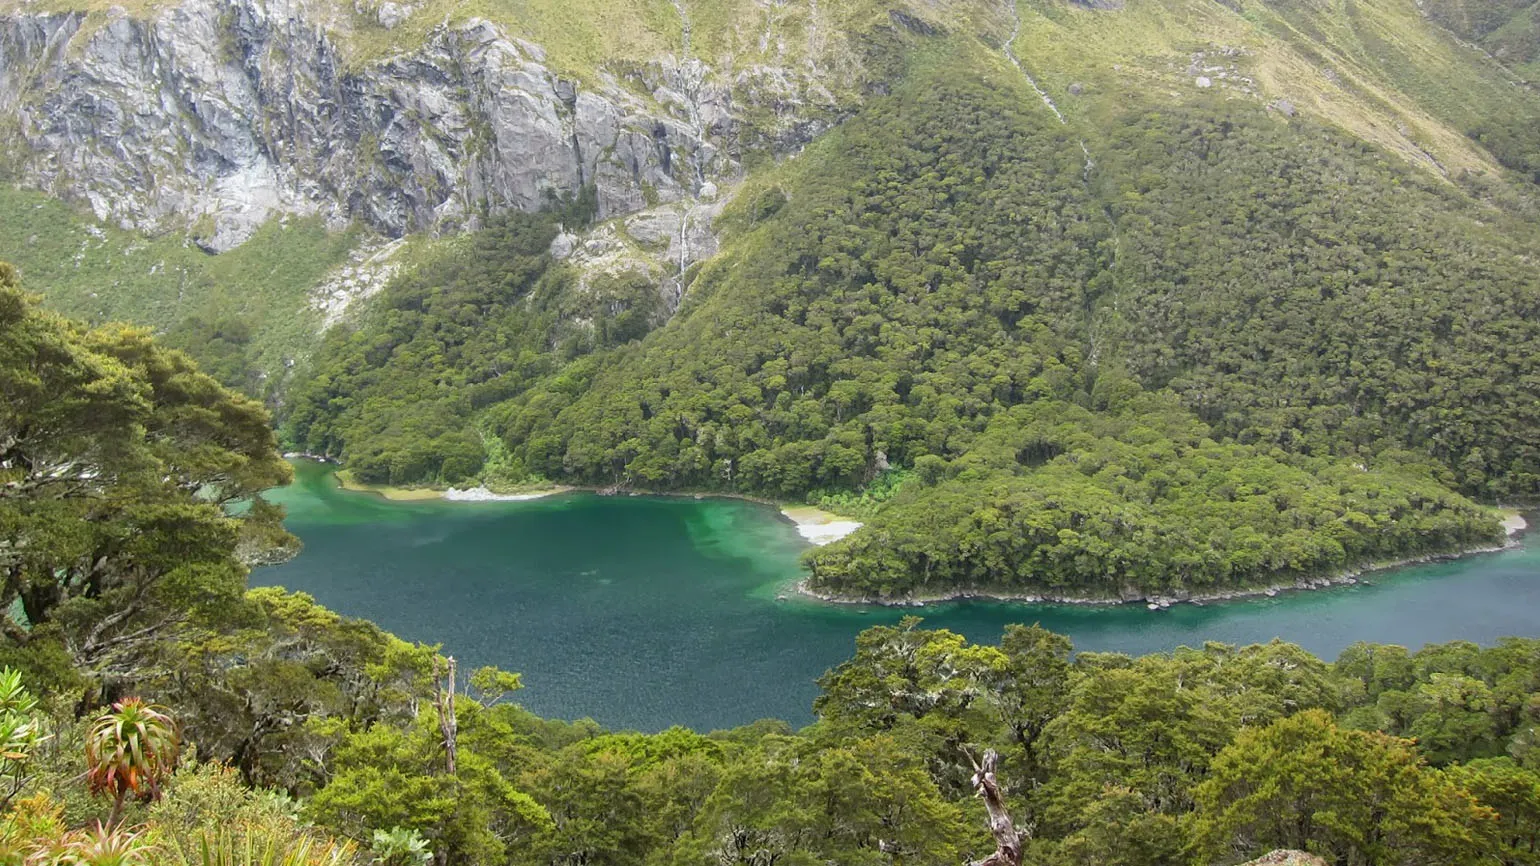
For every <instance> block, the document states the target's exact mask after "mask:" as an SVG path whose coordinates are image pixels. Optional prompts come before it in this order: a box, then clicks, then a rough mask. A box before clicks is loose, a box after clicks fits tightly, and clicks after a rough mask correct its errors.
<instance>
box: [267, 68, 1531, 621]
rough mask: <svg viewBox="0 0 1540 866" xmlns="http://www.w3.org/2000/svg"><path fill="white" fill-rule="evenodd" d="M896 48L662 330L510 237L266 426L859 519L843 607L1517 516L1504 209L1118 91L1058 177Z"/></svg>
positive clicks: (1047, 589)
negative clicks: (1500, 510)
mask: <svg viewBox="0 0 1540 866" xmlns="http://www.w3.org/2000/svg"><path fill="white" fill-rule="evenodd" d="M903 57H904V62H905V63H907V67H906V68H905V70H903V71H902V72H901V75H900V76H899V78H898V79H897V81H896V84H895V86H894V88H893V89H892V92H891V93H890V94H888V95H887V96H884V97H881V98H876V99H873V100H871V101H870V102H868V103H867V104H866V105H865V106H864V107H863V108H862V110H861V111H860V112H859V113H858V114H857V115H856V116H855V117H853V118H852V119H850V120H849V121H847V122H846V123H845V124H843V125H842V126H841V127H839V128H838V129H837V130H835V131H833V132H832V133H830V134H829V135H828V136H825V137H824V138H823V139H820V141H819V142H817V143H815V144H814V145H813V146H812V147H810V148H809V150H808V151H807V152H805V153H803V154H802V155H801V156H799V157H798V159H796V160H793V161H790V162H788V163H786V164H785V165H782V166H779V167H777V168H776V169H775V170H773V171H770V172H767V173H765V174H764V175H763V176H761V177H759V178H758V179H756V180H754V181H751V182H750V183H749V184H748V185H747V186H746V187H745V189H743V190H742V191H741V192H740V193H739V195H738V197H737V199H736V200H735V201H734V203H733V205H732V206H731V207H730V209H729V211H728V213H727V214H726V215H725V216H724V217H723V220H722V227H723V229H724V231H725V232H726V235H727V242H726V243H725V244H724V250H723V252H722V253H721V254H720V255H718V256H717V257H715V258H713V259H712V260H710V261H708V262H706V263H704V264H703V265H701V266H699V267H698V268H697V269H696V270H695V271H693V272H692V273H691V274H690V276H691V281H690V283H689V285H688V289H687V292H686V294H685V297H684V299H683V302H682V305H681V307H680V309H679V310H678V311H677V312H675V313H674V314H673V315H672V316H668V315H667V311H666V310H664V309H662V308H660V307H659V306H658V305H657V303H656V295H655V294H654V293H652V292H650V290H649V287H647V286H646V285H642V284H622V285H605V286H600V287H599V288H598V289H592V290H589V291H587V292H584V291H579V290H578V289H577V288H575V286H574V283H573V279H572V275H571V274H570V272H569V269H568V268H567V266H565V265H563V264H561V263H557V262H553V261H551V260H549V257H548V256H547V255H546V254H545V253H544V248H543V246H542V242H543V241H544V240H548V238H549V233H550V232H551V231H554V229H553V228H551V227H550V224H552V223H554V221H555V220H556V216H555V215H548V216H546V217H541V216H539V215H535V216H514V217H509V218H507V219H506V220H505V221H503V222H502V223H500V224H499V225H498V226H497V227H496V228H494V229H492V230H490V231H488V232H486V233H484V234H482V235H479V236H477V237H474V238H472V239H471V240H469V241H467V243H466V246H465V249H464V250H462V251H455V252H451V253H448V254H446V255H445V257H444V259H443V260H442V261H439V262H435V263H434V264H433V265H432V266H431V267H423V268H421V269H419V270H417V271H416V272H414V273H413V274H412V275H410V276H408V277H406V278H404V279H402V280H400V281H398V282H397V283H396V284H395V285H394V286H392V287H391V288H390V289H388V290H387V292H386V296H385V298H384V300H383V302H382V303H380V304H379V305H378V308H377V309H376V310H375V311H374V313H373V314H372V315H371V316H370V317H368V318H366V319H365V320H364V321H363V322H362V324H361V325H360V326H359V327H358V328H357V329H356V330H354V331H353V332H351V333H347V334H339V335H335V336H333V337H331V338H330V339H329V340H328V342H327V344H326V345H325V346H324V347H323V348H322V350H321V351H320V353H319V354H318V357H317V361H316V363H315V367H314V372H313V375H312V377H311V378H309V379H308V380H306V381H304V382H303V383H301V385H300V386H298V387H297V388H296V389H295V391H294V393H293V399H292V402H291V405H290V408H289V410H288V412H287V420H286V427H285V432H286V435H287V436H288V437H289V438H290V439H291V440H292V441H293V443H294V444H295V446H296V447H299V448H302V449H304V450H307V451H312V452H315V453H320V454H325V455H328V456H333V457H338V458H341V459H342V460H344V461H345V462H346V463H347V465H348V466H349V468H350V469H351V470H352V471H353V472H354V474H355V475H356V476H357V477H358V478H360V479H361V480H364V481H369V482H375V483H382V484H392V485H412V484H441V485H442V484H455V483H462V482H463V481H465V480H466V479H471V478H478V479H480V480H481V481H483V482H487V483H492V484H494V485H496V484H503V485H515V484H520V483H539V482H541V481H544V480H548V481H560V482H563V483H576V484H583V485H590V486H594V487H620V488H636V489H689V490H710V491H723V492H731V493H740V494H748V495H754V496H761V497H768V498H775V499H782V500H811V501H814V502H819V501H823V502H826V503H828V504H833V505H835V507H839V503H841V502H844V503H857V502H859V503H864V504H862V505H861V506H859V507H860V510H861V511H862V516H863V517H866V518H868V523H869V526H868V528H867V529H865V530H863V531H861V532H859V533H857V534H856V535H855V536H854V537H852V538H851V539H849V540H847V541H844V542H841V543H837V544H835V545H831V546H830V547H828V548H824V549H821V550H819V551H817V552H816V553H815V554H813V555H812V557H811V561H810V565H811V568H812V571H813V580H812V585H813V587H814V588H816V589H819V590H821V591H825V592H830V593H835V594H841V595H847V596H866V597H895V596H905V595H910V596H912V595H926V594H945V593H948V592H953V591H956V590H958V589H968V590H978V591H998V590H1009V591H1013V592H1026V593H1042V594H1050V595H1063V596H1081V597H1084V596H1092V597H1117V596H1138V595H1141V594H1152V593H1163V592H1166V593H1169V592H1175V593H1182V592H1213V591H1222V590H1224V589H1227V588H1236V587H1241V586H1250V585H1258V584H1267V583H1275V582H1291V581H1293V580H1295V579H1297V578H1299V577H1305V576H1318V575H1323V574H1333V573H1338V572H1341V571H1343V570H1346V569H1348V568H1352V567H1355V566H1360V565H1364V564H1368V563H1372V562H1377V561H1386V560H1391V559H1397V558H1403V557H1408V556H1418V555H1425V554H1431V553H1441V552H1450V551H1455V550H1459V549H1466V548H1470V547H1474V546H1482V545H1490V544H1493V543H1496V541H1497V539H1498V537H1499V536H1498V530H1497V524H1496V521H1495V519H1494V518H1493V517H1492V516H1491V514H1490V513H1489V512H1486V511H1484V510H1482V509H1481V508H1479V507H1477V505H1476V504H1475V502H1487V503H1491V502H1493V501H1502V500H1512V499H1527V498H1532V497H1533V496H1534V493H1535V490H1536V483H1537V480H1540V449H1537V446H1536V444H1535V439H1534V437H1533V436H1530V435H1527V434H1526V431H1529V430H1533V429H1534V427H1535V426H1536V424H1537V422H1540V417H1537V414H1536V413H1537V412H1540V409H1537V407H1540V378H1537V373H1536V369H1535V363H1536V361H1535V359H1536V358H1537V357H1540V352H1537V348H1540V347H1537V342H1540V315H1537V313H1540V307H1537V304H1540V288H1537V284H1536V280H1535V275H1534V268H1533V264H1532V262H1531V261H1530V259H1529V257H1528V252H1527V251H1528V250H1529V249H1532V248H1533V244H1534V243H1535V242H1536V241H1537V240H1540V238H1537V236H1536V234H1537V230H1536V228H1535V223H1534V221H1533V220H1532V218H1531V216H1530V215H1529V214H1528V211H1527V210H1526V207H1527V205H1525V204H1524V203H1523V202H1522V201H1507V200H1496V199H1493V198H1492V197H1491V196H1490V195H1486V194H1484V193H1482V192H1481V191H1480V190H1478V189H1477V188H1476V186H1474V185H1473V186H1471V187H1470V188H1468V189H1462V188H1460V187H1458V186H1457V185H1455V184H1453V183H1451V182H1449V181H1444V180H1438V179H1434V178H1432V177H1430V176H1427V175H1425V174H1422V173H1418V172H1416V171H1415V170H1413V169H1411V168H1408V167H1406V166H1404V165H1402V164H1400V163H1398V162H1394V161H1391V160H1389V159H1387V158H1386V156H1385V154H1383V153H1382V152H1380V151H1379V150H1378V149H1377V148H1375V147H1374V146H1372V145H1369V144H1366V143H1364V142H1362V141H1359V140H1356V139H1353V138H1350V137H1347V136H1345V135H1343V134H1341V133H1340V132H1337V131H1334V130H1332V129H1330V128H1328V127H1324V126H1321V125H1319V124H1317V123H1315V122H1313V121H1310V120H1308V119H1305V118H1303V117H1294V118H1289V117H1284V116H1281V115H1279V114H1278V113H1277V112H1267V111H1264V110H1262V109H1261V108H1260V107H1256V106H1254V105H1252V104H1249V103H1236V102H1234V101H1232V100H1228V99H1225V98H1224V97H1222V96H1219V95H1216V96H1214V97H1213V98H1212V99H1208V98H1204V97H1198V98H1194V99H1189V100H1186V101H1185V102H1183V103H1181V104H1177V105H1168V104H1159V103H1153V102H1152V103H1149V104H1148V105H1144V106H1141V105H1139V103H1138V101H1137V100H1134V101H1133V102H1132V103H1131V104H1126V105H1123V106H1122V107H1121V108H1120V109H1119V113H1118V114H1117V116H1116V117H1114V118H1112V120H1111V121H1109V122H1107V123H1105V124H1102V125H1101V127H1100V128H1104V129H1106V130H1109V131H1107V132H1105V133H1102V134H1101V135H1100V137H1099V138H1096V139H1092V141H1093V143H1094V145H1095V149H1096V151H1095V152H1096V158H1095V162H1094V165H1093V164H1092V163H1090V162H1088V156H1087V152H1085V151H1083V150H1082V146H1083V145H1085V143H1086V140H1085V139H1077V138H1076V137H1075V136H1076V135H1077V133H1078V132H1079V131H1077V130H1075V129H1074V128H1072V127H1068V126H1064V125H1061V124H1057V123H1055V122H1054V121H1053V118H1052V116H1051V115H1049V114H1048V113H1047V110H1046V109H1045V108H1044V107H1043V105H1042V103H1041V101H1040V100H1038V99H1037V98H1036V97H1035V96H1034V94H1033V93H1032V92H1031V91H1030V90H1029V89H1028V88H1027V85H1026V84H1025V82H1024V81H1023V80H1022V78H1021V77H1020V76H1019V75H1017V74H1015V73H1014V72H1013V70H1011V69H1010V68H1009V67H1007V66H1005V65H1004V64H1003V63H1002V62H1001V61H1000V60H999V59H998V58H997V57H994V56H992V55H987V54H985V53H983V52H981V51H979V50H978V49H977V48H976V47H975V46H974V45H973V43H971V42H968V41H964V40H951V41H942V42H938V43H936V44H933V45H930V46H929V47H928V48H921V49H915V50H912V51H910V52H909V53H908V54H905V55H903ZM961 70H969V71H970V73H976V74H967V75H964V74H961ZM1093 169H1094V170H1093ZM1472 183H1473V184H1474V181H1473V182H1472ZM543 233H544V234H543ZM665 319H666V321H665ZM868 491H874V492H876V494H877V495H864V493H865V492H868ZM1466 497H1470V498H1469V499H1468V498H1466Z"/></svg>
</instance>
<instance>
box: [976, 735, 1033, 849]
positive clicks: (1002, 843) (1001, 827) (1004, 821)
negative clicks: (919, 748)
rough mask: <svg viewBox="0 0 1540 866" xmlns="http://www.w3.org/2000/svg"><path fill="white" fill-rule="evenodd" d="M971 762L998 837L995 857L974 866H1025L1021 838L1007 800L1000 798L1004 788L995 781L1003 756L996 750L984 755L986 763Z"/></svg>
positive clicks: (994, 834)
mask: <svg viewBox="0 0 1540 866" xmlns="http://www.w3.org/2000/svg"><path fill="white" fill-rule="evenodd" d="M968 760H969V761H970V762H972V764H973V787H974V790H976V791H977V792H978V795H979V796H980V797H983V798H984V808H985V809H987V810H989V832H990V833H991V834H992V835H993V836H994V837H995V853H993V854H991V855H990V856H988V857H985V858H984V859H983V860H979V861H977V862H976V863H974V864H972V866H1021V854H1022V851H1021V834H1020V833H1018V832H1017V831H1016V825H1015V824H1014V823H1012V822H1011V814H1010V813H1009V812H1007V811H1005V799H1004V798H1003V797H1002V796H1001V795H1000V785H999V783H998V782H996V781H995V767H996V766H997V765H998V764H999V763H1000V756H999V755H998V754H996V752H995V750H994V749H990V750H988V751H986V752H985V753H984V760H983V762H982V763H981V762H979V761H975V760H973V756H972V755H969V756H968Z"/></svg>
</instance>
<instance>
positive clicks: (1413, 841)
mask: <svg viewBox="0 0 1540 866" xmlns="http://www.w3.org/2000/svg"><path fill="white" fill-rule="evenodd" d="M1209 769H1210V775H1209V778H1208V779H1207V780H1205V781H1204V782H1203V783H1202V784H1200V785H1198V787H1197V789H1196V799H1197V816H1198V819H1197V824H1196V827H1195V844H1196V846H1197V849H1198V851H1199V852H1200V853H1201V855H1202V857H1201V858H1200V859H1201V862H1215V863H1236V862H1240V861H1242V860H1245V859H1246V858H1247V857H1249V856H1255V855H1257V854H1259V853H1262V852H1264V851H1267V850H1268V849H1271V848H1297V849H1302V850H1307V851H1312V852H1315V853H1319V854H1322V855H1324V856H1326V857H1327V859H1329V860H1331V861H1332V862H1334V863H1339V864H1344V866H1392V864H1402V863H1419V864H1449V866H1457V864H1467V863H1476V862H1480V860H1481V857H1482V853H1483V851H1484V850H1485V848H1486V846H1487V844H1488V841H1489V838H1490V834H1491V832H1492V831H1493V829H1494V827H1495V819H1496V815H1495V814H1494V813H1493V811H1492V810H1491V809H1488V808H1486V807H1484V806H1481V805H1480V804H1478V803H1477V802H1476V801H1475V799H1474V798H1473V797H1472V796H1471V795H1470V793H1469V792H1468V791H1466V790H1465V789H1463V788H1460V787H1459V786H1457V785H1455V784H1453V783H1452V782H1451V781H1449V780H1448V779H1447V778H1445V777H1444V776H1443V775H1441V774H1440V773H1438V772H1437V771H1435V770H1432V769H1429V768H1428V767H1427V766H1426V765H1425V764H1424V763H1423V760H1422V758H1421V757H1420V756H1419V755H1418V754H1417V751H1416V748H1415V745H1414V744H1413V743H1412V742H1411V741H1409V740H1403V739H1399V738H1396V737H1391V736H1388V735H1385V734H1381V733H1369V732H1364V731H1350V730H1344V729H1342V728H1339V727H1337V725H1336V724H1335V723H1334V722H1333V721H1332V719H1331V716H1329V715H1328V714H1327V713H1325V712H1322V711H1320V710H1309V711H1306V712H1303V713H1299V714H1298V715H1295V716H1291V717H1289V718H1286V719H1282V720H1280V721H1277V722H1274V723H1273V724H1271V725H1269V726H1267V727H1265V728H1260V729H1257V728H1251V729H1245V730H1242V731H1241V732H1240V733H1239V734H1238V735H1237V736H1236V738H1235V741H1234V742H1233V743H1232V744H1231V745H1229V746H1227V747H1226V748H1225V749H1224V750H1223V751H1222V752H1220V753H1219V755H1218V756H1217V757H1216V758H1215V759H1214V761H1213V763H1212V764H1211V765H1210V768H1209Z"/></svg>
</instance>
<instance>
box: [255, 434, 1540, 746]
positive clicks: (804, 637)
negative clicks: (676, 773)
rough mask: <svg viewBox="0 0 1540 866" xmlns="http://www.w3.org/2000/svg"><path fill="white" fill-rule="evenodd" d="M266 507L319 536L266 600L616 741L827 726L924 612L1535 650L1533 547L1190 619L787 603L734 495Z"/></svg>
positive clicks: (1537, 611) (308, 467) (768, 539)
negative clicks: (858, 643)
mask: <svg viewBox="0 0 1540 866" xmlns="http://www.w3.org/2000/svg"><path fill="white" fill-rule="evenodd" d="M295 469H296V472H295V483H294V484H293V485H291V486H290V487H288V488H285V489H283V490H279V491H274V493H273V496H272V498H273V499H274V500H276V501H278V502H281V503H282V504H283V505H285V506H287V507H288V509H289V518H288V521H287V525H288V527H289V529H290V530H291V531H292V532H294V533H295V534H296V535H298V536H299V537H300V538H301V539H303V540H304V542H305V551H304V553H302V554H300V556H299V557H298V558H297V559H295V560H294V561H292V562H289V563H286V564H284V565H279V566H272V567H268V568H262V569H259V570H257V571H256V572H254V573H253V575H252V583H253V584H255V585H264V586H266V585H281V586H285V587H288V588H289V589H293V590H302V591H304V592H308V593H310V594H312V595H314V596H315V597H316V598H317V600H319V601H320V602H321V603H322V604H325V605H326V606H327V607H330V608H332V609H333V610H336V611H338V612H340V613H343V614H347V615H349V616H357V617H364V618H366V619H370V620H373V621H374V622H376V623H378V624H380V625H381V626H382V627H384V628H386V629H389V630H390V631H392V632H394V633H395V634H397V635H399V636H400V637H402V638H405V639H407V640H414V641H423V642H426V643H441V644H443V647H444V651H445V652H446V653H449V654H452V655H454V656H456V657H457V658H459V660H460V662H461V665H462V668H464V669H466V670H469V669H471V668H473V667H476V666H480V665H488V664H491V665H497V666H498V667H501V668H504V669H507V670H511V671H519V672H521V673H523V675H524V683H525V688H524V690H523V691H521V692H520V693H519V694H518V699H519V700H520V702H521V703H523V704H524V706H526V707H528V708H529V709H531V710H533V711H534V712H537V713H539V714H541V715H544V716H548V717H556V718H569V719H570V718H579V717H583V716H588V717H591V718H594V719H596V720H598V721H599V722H601V723H603V724H605V725H607V726H609V727H614V728H635V729H639V730H644V731H655V730H660V729H662V728H665V727H668V726H670V725H675V724H679V725H686V726H689V727H693V728H697V729H702V730H709V729H713V728H725V727H732V726H736V725H741V724H744V723H747V722H751V721H754V720H755V719H760V718H767V717H775V718H782V719H786V720H787V721H790V722H792V723H793V724H795V725H802V724H805V723H807V722H809V721H811V720H812V701H813V698H814V696H815V695H816V694H817V692H818V689H817V686H816V685H815V684H814V680H816V679H817V677H818V676H819V675H820V674H822V673H823V672H824V671H825V670H827V669H828V668H830V667H832V666H834V665H836V664H838V663H840V662H841V661H843V660H844V659H846V658H848V657H849V656H850V655H851V653H852V651H853V649H854V640H855V636H856V634H857V633H858V632H859V631H861V629H863V628H867V627H869V626H872V625H877V624H882V623H892V622H896V621H898V620H899V619H900V618H901V617H902V616H904V615H906V614H914V613H919V614H921V615H923V616H924V617H925V621H926V624H927V626H931V627H938V628H948V629H951V630H953V631H956V632H959V633H961V634H964V635H966V636H968V637H969V638H970V639H972V640H974V641H980V642H985V641H987V642H994V641H996V640H998V639H999V636H1000V633H1001V631H1002V630H1003V629H1004V627H1005V626H1006V625H1007V624H1008V623H1013V622H1022V623H1032V622H1038V623H1041V624H1042V625H1043V626H1044V627H1046V628H1050V629H1053V630H1054V631H1057V632H1062V633H1064V634H1067V635H1069V636H1070V637H1071V638H1073V639H1074V642H1075V648H1076V649H1080V650H1116V651H1122V652H1127V653H1133V654H1140V653H1148V652H1154V651H1160V650H1170V649H1173V648H1175V647H1177V646H1181V645H1184V644H1185V645H1188V646H1197V645H1200V644H1202V643H1203V642H1204V641H1206V640H1217V641H1223V642H1225V643H1237V644H1244V643H1253V642H1258V641H1267V640H1271V639H1273V638H1275V637H1279V638H1283V639H1284V640H1288V641H1293V642H1295V643H1298V644H1301V645H1302V646H1304V647H1305V648H1306V649H1309V650H1311V651H1313V652H1315V653H1317V654H1320V655H1322V656H1324V657H1326V658H1328V659H1330V658H1333V657H1335V656H1336V654H1337V653H1338V652H1340V651H1341V650H1342V648H1343V647H1345V646H1347V645H1348V644H1350V643H1352V642H1354V641H1357V640H1367V641H1374V642H1378V643H1398V644H1403V645H1405V646H1409V647H1412V648H1416V647H1420V646H1422V645H1423V644H1424V643H1430V642H1440V641H1449V640H1456V639H1465V640H1473V641H1478V642H1481V643H1491V642H1493V641H1494V640H1496V639H1497V638H1499V637H1502V636H1506V635H1523V636H1540V553H1537V552H1536V551H1535V550H1533V549H1531V548H1530V547H1529V546H1525V547H1520V548H1517V549H1514V550H1509V551H1505V552H1502V553H1494V554H1482V555H1478V556H1473V557H1467V558H1464V559H1460V560H1455V561H1450V562H1443V563H1437V564H1431V565H1422V566H1416V567H1411V568H1404V569H1398V570H1395V571H1390V572H1380V573H1377V574H1373V575H1371V576H1370V580H1371V581H1372V582H1373V585H1358V586H1352V587H1344V588H1338V589H1332V590H1326V591H1320V592H1302V593H1284V594H1281V595H1279V596H1278V597H1276V598H1266V599H1259V600H1255V601H1241V602H1231V603H1226V604H1213V605H1208V606H1206V607H1196V606H1192V605H1177V606H1175V607H1173V608H1171V609H1170V610H1166V611H1159V612H1152V611H1149V610H1146V609H1145V608H1144V607H1143V606H1142V605H1128V606H1119V607H1116V608H1085V607H1073V606H1064V605H1019V604H994V603H981V602H969V603H956V604H945V605H934V606H931V607H927V608H925V609H924V610H923V611H915V610H892V609H884V608H855V607H845V606H833V605H824V604H820V603H816V602H811V601H806V600H803V599H800V598H790V599H785V600H782V599H780V598H779V596H781V595H782V594H783V593H784V592H785V590H786V587H787V586H789V584H791V583H793V582H795V581H796V580H797V578H798V577H799V575H800V567H799V565H798V557H799V556H800V555H801V553H802V552H803V551H804V550H805V549H806V547H807V544H806V542H805V541H803V539H802V538H801V537H800V536H799V535H798V534H797V532H796V528H795V527H794V526H793V525H792V524H791V523H790V522H789V521H787V520H785V519H784V518H782V517H781V516H780V515H779V514H778V513H777V512H776V511H775V510H774V509H773V508H769V507H766V506H762V505H756V504H754V503H750V502H742V501H738V500H730V499H693V498H687V497H681V498H675V497H650V496H649V497H625V496H620V497H601V496H596V495H592V494H566V495H561V496H555V497H550V498H546V499H539V500H533V501H528V502H484V503H483V502H474V503H472V502H443V501H426V502H389V501H386V500H384V499H382V498H379V497H376V496H373V495H370V494H360V493H351V492H347V491H343V490H340V489H338V488H337V486H336V483H335V479H334V478H333V477H332V475H331V473H330V471H329V470H328V469H327V467H324V466H321V465H318V464H315V463H310V462H305V461H301V462H298V463H297V464H296V467H295Z"/></svg>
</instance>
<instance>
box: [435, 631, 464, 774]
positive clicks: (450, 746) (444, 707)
mask: <svg viewBox="0 0 1540 866" xmlns="http://www.w3.org/2000/svg"><path fill="white" fill-rule="evenodd" d="M445 662H446V663H447V667H448V674H449V688H448V689H447V690H439V692H438V695H437V696H436V697H435V698H434V700H433V704H434V706H435V707H437V708H438V727H439V730H440V731H442V732H443V733H444V755H445V759H444V766H445V769H446V770H448V771H449V775H451V776H453V775H454V774H455V765H456V761H457V757H458V750H459V744H458V743H457V738H458V735H459V730H460V722H459V720H458V719H456V718H455V660H454V656H450V657H449V658H447V659H445ZM435 667H437V665H436V664H435ZM434 673H435V678H437V671H435V672H434Z"/></svg>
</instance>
